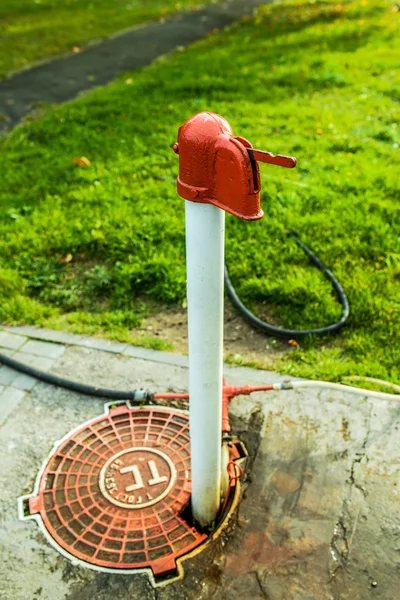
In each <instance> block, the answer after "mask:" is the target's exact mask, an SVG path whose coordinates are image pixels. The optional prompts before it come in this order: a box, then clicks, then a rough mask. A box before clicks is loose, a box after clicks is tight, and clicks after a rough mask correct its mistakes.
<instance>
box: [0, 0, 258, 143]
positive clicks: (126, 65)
mask: <svg viewBox="0 0 400 600" xmlns="http://www.w3.org/2000/svg"><path fill="white" fill-rule="evenodd" d="M267 3H268V0H245V1H244V0H225V1H222V2H218V3H216V4H210V5H205V6H203V7H202V8H201V9H200V10H199V11H193V10H192V11H186V12H183V13H180V14H178V15H175V16H173V17H171V18H170V19H168V20H165V21H163V22H156V23H150V24H147V25H142V26H139V27H135V28H133V29H131V30H128V31H126V32H123V33H121V34H119V35H116V36H114V37H111V38H109V39H107V40H104V41H102V42H100V43H97V44H92V45H89V46H87V47H86V48H85V49H83V50H82V52H80V53H78V54H71V55H70V56H66V57H61V58H58V59H52V60H50V61H49V62H44V63H42V64H39V65H37V66H34V67H32V68H30V69H25V70H23V71H21V72H19V73H17V74H15V75H14V76H12V77H9V78H8V79H4V80H3V81H0V115H2V119H0V132H1V131H5V130H6V129H9V128H11V127H12V126H14V125H15V124H16V123H18V122H19V121H20V120H21V119H22V117H24V116H25V115H27V114H28V113H29V112H31V111H32V110H33V109H35V108H36V109H37V107H38V106H40V105H46V104H48V103H62V102H66V101H68V100H71V99H73V98H75V97H76V96H77V94H79V93H81V92H84V91H87V90H90V89H92V88H95V87H99V86H101V85H105V84H106V83H109V82H110V81H112V80H113V79H115V77H117V76H118V75H119V74H120V73H124V72H126V71H133V70H136V69H139V68H141V67H145V66H146V65H149V64H150V63H151V62H153V61H154V60H155V59H156V58H157V57H159V56H162V55H163V54H167V53H168V52H171V51H172V50H174V49H175V48H177V47H178V46H187V45H188V44H190V43H192V42H194V41H197V40H199V39H201V38H203V37H205V36H206V35H208V34H209V33H211V32H212V31H213V29H215V28H217V29H222V28H224V27H226V26H227V25H230V24H231V23H233V22H234V21H237V20H238V19H240V18H241V17H243V16H245V15H251V14H252V11H253V10H254V8H255V7H257V6H258V5H260V4H267Z"/></svg>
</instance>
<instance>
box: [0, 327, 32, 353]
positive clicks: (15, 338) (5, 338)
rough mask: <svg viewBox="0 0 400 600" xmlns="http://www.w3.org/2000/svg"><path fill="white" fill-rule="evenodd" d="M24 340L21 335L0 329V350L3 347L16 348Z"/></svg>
mask: <svg viewBox="0 0 400 600" xmlns="http://www.w3.org/2000/svg"><path fill="white" fill-rule="evenodd" d="M26 340H27V338H26V337H23V336H21V335H13V334H12V333H8V332H6V331H0V351H2V349H3V348H8V349H10V350H18V349H19V348H20V347H21V346H22V345H23V344H24V343H25V342H26Z"/></svg>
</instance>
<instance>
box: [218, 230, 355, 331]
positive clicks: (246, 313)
mask: <svg viewBox="0 0 400 600" xmlns="http://www.w3.org/2000/svg"><path fill="white" fill-rule="evenodd" d="M287 236H288V237H290V238H292V239H294V241H295V242H296V244H297V245H298V246H299V248H301V249H302V250H303V252H305V254H307V256H308V258H309V259H310V262H311V263H312V264H313V265H314V266H315V267H317V269H319V270H320V271H321V272H322V273H323V275H324V276H325V277H326V279H328V281H330V282H331V284H332V287H333V289H334V290H335V292H336V295H337V297H338V300H339V302H340V305H341V307H342V315H341V317H340V319H339V321H337V322H336V323H333V324H332V325H327V326H326V327H319V328H316V329H285V328H283V327H274V326H273V325H270V324H269V323H266V322H265V321H262V320H261V319H259V318H258V317H256V315H254V314H253V313H252V312H251V311H250V310H249V309H248V308H247V307H246V306H245V305H244V304H243V302H242V301H241V299H240V298H239V296H238V294H237V292H236V290H235V288H234V287H233V285H232V282H231V280H230V277H229V272H228V268H227V266H226V265H225V287H226V291H227V293H228V296H229V298H230V300H231V302H232V304H233V305H234V306H235V307H236V308H237V309H238V311H239V312H240V314H241V315H242V317H243V319H244V320H245V321H247V322H248V323H249V324H250V325H252V326H253V327H256V328H257V329H260V330H261V331H262V332H263V333H265V334H266V335H270V336H274V337H280V338H284V339H291V338H304V337H306V336H309V335H325V334H327V333H334V332H336V331H339V329H340V328H341V327H343V325H344V324H345V323H346V321H347V319H348V318H349V315H350V305H349V301H348V299H347V296H346V294H345V291H344V289H343V288H342V286H341V285H340V283H339V281H338V280H337V279H336V277H335V276H334V275H333V274H332V273H331V271H329V269H328V268H327V267H326V266H325V265H324V263H323V262H321V261H320V260H319V258H318V257H317V256H315V254H314V253H313V252H312V251H311V250H310V248H309V247H308V246H306V244H304V243H303V242H302V241H301V240H300V239H299V238H298V237H297V235H296V234H295V233H293V232H291V231H290V232H288V234H287Z"/></svg>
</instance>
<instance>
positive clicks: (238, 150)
mask: <svg viewBox="0 0 400 600" xmlns="http://www.w3.org/2000/svg"><path fill="white" fill-rule="evenodd" d="M173 150H174V152H175V153H176V154H179V176H178V180H177V189H178V194H179V195H180V196H181V197H182V198H184V199H185V200H186V203H185V213H186V269H187V297H188V329H189V331H188V335H189V394H190V403H189V413H190V437H191V461H192V511H193V516H194V519H195V520H196V521H197V522H198V523H199V524H200V525H202V526H207V525H210V524H211V523H212V522H213V521H214V520H215V518H216V516H217V513H218V511H219V508H220V504H221V495H223V482H222V479H221V471H222V468H221V464H222V463H223V456H222V423H223V414H222V404H223V403H222V400H223V374H222V367H223V315H224V245H225V212H228V213H230V214H232V215H234V216H236V217H238V218H239V219H244V220H246V221H255V220H258V219H261V218H262V217H263V214H264V213H263V211H262V210H261V207H260V189H261V182H260V173H259V168H258V163H257V161H260V162H266V163H269V164H272V165H278V166H281V167H288V168H292V167H295V166H296V159H295V158H292V157H289V156H282V155H277V156H275V155H273V154H271V153H270V152H264V151H262V150H255V149H254V148H253V147H252V145H251V143H250V142H249V141H247V140H246V139H245V138H243V137H235V136H234V135H233V131H232V129H231V127H230V125H229V123H228V122H227V121H226V120H225V119H223V118H222V117H220V116H219V115H216V114H213V113H208V112H203V113H200V114H198V115H195V116H194V117H192V118H190V119H189V120H188V121H187V122H186V123H185V124H184V125H183V126H182V127H180V128H179V132H178V141H177V143H176V144H174V146H173Z"/></svg>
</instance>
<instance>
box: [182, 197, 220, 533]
mask: <svg viewBox="0 0 400 600" xmlns="http://www.w3.org/2000/svg"><path fill="white" fill-rule="evenodd" d="M185 207H186V211H185V212H186V267H187V294H188V327H189V394H190V438H191V461H192V510H193V516H194V518H195V520H196V521H197V522H198V523H200V525H203V526H206V525H209V524H210V523H212V521H214V520H215V517H216V515H217V512H218V509H219V506H220V495H221V445H222V433H221V429H222V366H223V322H224V242H225V213H224V211H222V210H220V209H219V208H216V207H215V206H213V205H211V204H201V203H198V202H190V201H186V202H185Z"/></svg>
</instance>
